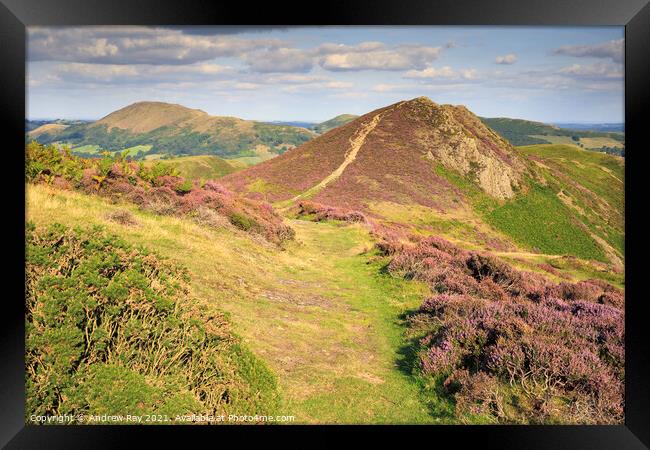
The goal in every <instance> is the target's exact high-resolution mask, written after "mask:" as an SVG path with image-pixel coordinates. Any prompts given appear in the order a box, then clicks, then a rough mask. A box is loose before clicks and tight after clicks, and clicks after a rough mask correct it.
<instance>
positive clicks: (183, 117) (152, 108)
mask: <svg viewBox="0 0 650 450" xmlns="http://www.w3.org/2000/svg"><path fill="white" fill-rule="evenodd" d="M207 118H209V115H208V113H206V112H205V111H201V110H200V109H191V108H187V107H185V106H182V105H177V104H173V103H164V102H137V103H133V104H131V105H128V106H126V107H124V108H121V109H118V110H117V111H113V112H112V113H110V114H108V115H107V116H105V117H103V118H101V119H99V120H98V121H97V122H95V125H106V127H107V129H108V130H109V131H110V130H111V129H112V128H120V129H123V130H130V131H132V132H135V133H148V132H149V131H152V130H155V129H157V128H160V127H164V126H183V124H187V125H189V124H190V123H191V122H194V121H197V120H198V121H200V120H205V119H207ZM242 122H243V121H242Z"/></svg>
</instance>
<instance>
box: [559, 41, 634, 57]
mask: <svg viewBox="0 0 650 450" xmlns="http://www.w3.org/2000/svg"><path fill="white" fill-rule="evenodd" d="M623 45H624V40H623V39H616V40H613V41H608V42H603V43H600V44H592V45H565V46H562V47H560V48H556V49H555V50H553V53H554V54H556V55H567V56H575V57H590V58H608V59H611V60H612V61H613V62H617V63H620V62H623Z"/></svg>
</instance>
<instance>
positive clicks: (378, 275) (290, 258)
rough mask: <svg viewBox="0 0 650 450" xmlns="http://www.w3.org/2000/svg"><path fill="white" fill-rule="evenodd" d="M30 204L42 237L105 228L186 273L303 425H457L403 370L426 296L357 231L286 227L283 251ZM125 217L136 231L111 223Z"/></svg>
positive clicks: (86, 200) (78, 204)
mask: <svg viewBox="0 0 650 450" xmlns="http://www.w3.org/2000/svg"><path fill="white" fill-rule="evenodd" d="M27 195H28V200H27V205H28V206H27V211H28V219H29V220H31V221H33V222H34V223H35V224H36V225H37V226H39V227H42V226H47V225H49V224H51V223H54V222H58V223H62V224H64V225H65V226H67V227H74V226H80V225H83V226H92V225H102V226H104V227H105V228H106V231H107V232H109V233H111V234H117V235H119V236H120V237H121V238H122V239H123V240H124V241H126V242H128V243H129V244H132V245H145V246H146V247H148V248H150V249H152V250H155V251H156V252H158V253H159V254H160V255H162V256H164V257H168V258H171V259H173V260H175V261H178V262H179V263H181V264H183V265H184V266H186V267H187V268H188V270H189V276H190V279H191V281H190V288H191V290H192V294H193V295H194V296H195V297H196V301H197V302H198V303H199V304H205V305H207V311H208V312H213V313H218V312H219V311H226V312H228V313H229V317H230V319H231V320H232V322H233V324H234V330H235V331H236V332H237V333H238V334H240V335H241V336H242V337H243V339H244V341H245V344H246V345H247V346H248V347H249V348H251V350H252V351H253V353H254V354H255V355H256V356H257V357H259V358H260V359H262V360H263V361H264V362H265V363H266V364H267V365H268V366H269V367H270V368H271V369H272V370H273V372H274V373H275V375H276V376H277V378H278V382H279V385H280V389H281V394H282V397H283V403H282V405H281V406H280V407H279V408H278V410H279V411H281V412H282V413H286V414H294V415H295V416H296V421H297V422H300V423H376V422H379V423H421V422H430V423H431V422H440V421H445V420H452V419H451V418H450V417H449V415H448V414H446V413H444V411H447V412H449V411H450V410H451V405H450V404H449V403H448V402H447V401H438V400H437V399H436V398H434V397H428V398H427V397H423V395H422V391H421V386H420V384H419V382H418V380H417V379H415V378H413V377H412V376H411V375H410V374H409V373H408V369H407V368H406V367H405V366H404V365H403V364H402V363H400V361H403V359H404V355H402V354H401V350H400V349H401V348H402V347H404V346H406V345H407V344H408V341H407V337H406V335H405V328H404V324H403V322H402V319H401V316H402V315H403V314H404V313H405V312H407V311H410V310H412V309H414V308H416V307H417V306H418V304H419V303H420V301H421V298H422V296H424V295H426V294H427V292H428V288H427V287H426V286H425V285H424V284H422V283H413V282H407V281H404V280H399V279H395V278H392V277H390V276H389V275H386V274H384V273H382V270H381V268H382V267H383V265H384V264H385V261H383V260H381V259H380V260H376V261H373V260H372V259H371V257H372V254H367V253H364V252H367V251H368V250H370V249H371V248H372V245H373V241H372V239H371V238H370V236H369V234H368V232H367V230H365V229H364V228H363V227H362V226H360V225H352V226H341V225H340V224H336V223H313V222H305V221H291V222H290V223H291V226H292V227H294V228H295V230H296V233H297V237H296V241H295V243H293V244H290V245H288V246H287V247H286V249H285V250H284V251H283V250H280V249H278V248H275V247H272V246H268V245H260V242H259V241H256V240H254V239H251V238H250V237H249V236H248V235H246V234H245V233H243V232H241V231H238V230H236V229H233V228H231V227H224V228H213V227H206V226H201V225H198V224H196V223H195V222H192V221H190V220H186V219H181V218H176V217H170V216H160V215H157V214H153V213H151V212H147V211H141V210H139V209H137V208H136V207H135V206H132V205H130V204H127V203H117V204H116V203H113V202H110V201H107V200H105V199H102V198H100V197H96V196H89V195H85V194H81V193H75V192H70V191H62V190H58V189H55V188H52V187H49V186H43V185H29V186H28V189H27ZM122 211H128V213H130V214H131V215H132V216H133V218H134V222H135V224H122V223H119V222H115V221H113V220H111V219H110V218H109V217H111V216H113V215H114V214H115V213H116V212H122ZM206 243H210V245H206ZM369 260H370V261H371V263H370V264H368V261H369ZM252 268H253V269H254V270H252ZM404 364H406V362H404ZM258 412H259V413H263V412H264V411H258Z"/></svg>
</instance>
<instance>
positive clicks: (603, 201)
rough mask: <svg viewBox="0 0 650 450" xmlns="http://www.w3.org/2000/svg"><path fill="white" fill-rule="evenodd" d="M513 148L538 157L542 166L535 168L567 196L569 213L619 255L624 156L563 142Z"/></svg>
mask: <svg viewBox="0 0 650 450" xmlns="http://www.w3.org/2000/svg"><path fill="white" fill-rule="evenodd" d="M517 150H518V151H520V152H522V153H523V154H525V155H531V156H534V157H537V158H539V159H541V161H542V162H543V164H544V165H545V166H546V167H538V168H537V170H538V171H539V172H540V173H541V174H542V175H543V176H544V178H545V180H546V182H547V184H548V185H549V186H550V187H551V188H552V189H553V190H555V191H556V192H560V191H562V192H564V194H565V196H568V197H570V198H571V201H572V203H573V204H574V205H575V207H573V208H572V214H573V215H574V216H575V217H576V218H577V219H579V220H580V221H581V222H582V223H584V224H585V225H586V226H587V228H588V229H589V231H590V232H591V233H593V234H595V235H597V236H599V237H600V238H602V239H604V240H605V241H606V242H607V243H608V244H609V245H610V246H612V247H613V248H614V249H615V251H616V252H618V254H619V256H622V255H623V253H624V242H625V234H624V232H625V225H624V220H625V216H624V208H625V165H624V160H623V159H622V158H620V157H616V156H611V155H607V154H604V153H594V152H590V151H586V150H581V149H577V148H575V147H571V146H566V145H533V146H526V147H518V148H517ZM576 256H579V255H576Z"/></svg>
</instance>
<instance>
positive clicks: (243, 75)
mask: <svg viewBox="0 0 650 450" xmlns="http://www.w3.org/2000/svg"><path fill="white" fill-rule="evenodd" d="M623 36H624V29H623V27H466V26H454V27H442V26H426V27H421V26H417V27H415V26H408V27H394V26H372V27H369V26H364V27H350V26H346V27H341V26H339V27H283V28H277V27H239V26H237V27H206V26H187V27H140V26H138V27H132V26H129V27H124V26H119V27H118V26H108V27H87V26H86V27H56V28H51V27H50V28H42V27H29V28H28V42H27V46H28V61H27V80H26V83H27V116H28V118H30V119H54V118H67V119H99V118H101V117H103V116H105V115H107V114H109V113H110V112H112V111H115V110H117V109H119V108H122V107H124V106H127V105H129V104H131V103H134V102H137V101H163V102H170V103H178V104H181V105H183V106H187V107H190V108H198V109H202V110H203V111H206V112H207V113H209V114H212V115H219V116H235V117H240V118H243V119H251V120H262V121H308V122H321V121H324V120H327V119H330V118H332V117H334V116H336V115H339V114H364V113H366V112H369V111H372V110H373V109H376V108H379V107H383V106H386V105H389V104H392V103H395V102H398V101H400V100H404V99H410V98H415V97H419V96H426V97H429V98H430V99H431V100H433V101H434V102H436V103H441V104H442V103H450V104H455V105H458V104H462V105H465V106H467V107H468V108H469V109H470V110H471V111H473V112H474V113H476V114H478V115H480V116H484V117H512V118H521V119H528V120H536V121H542V122H572V123H580V122H584V123H590V122H592V123H593V122H597V123H606V122H611V123H615V122H616V123H619V122H621V123H622V122H624V100H623V99H624V91H623V88H624V86H623V74H624V71H623V59H624V58H623Z"/></svg>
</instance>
